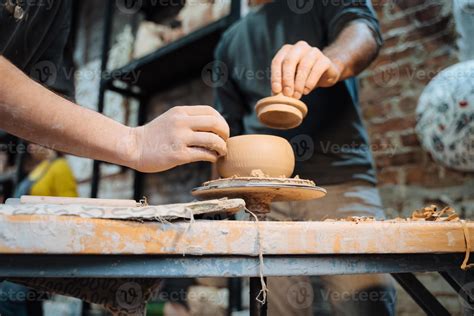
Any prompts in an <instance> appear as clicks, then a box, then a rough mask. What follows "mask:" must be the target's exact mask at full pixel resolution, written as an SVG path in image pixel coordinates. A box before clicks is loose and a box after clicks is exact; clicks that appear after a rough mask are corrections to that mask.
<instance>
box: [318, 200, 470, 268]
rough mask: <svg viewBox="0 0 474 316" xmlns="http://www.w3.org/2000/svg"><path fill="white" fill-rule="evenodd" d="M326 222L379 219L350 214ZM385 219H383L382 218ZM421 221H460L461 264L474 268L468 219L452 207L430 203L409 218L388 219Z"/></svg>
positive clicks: (357, 221) (394, 220)
mask: <svg viewBox="0 0 474 316" xmlns="http://www.w3.org/2000/svg"><path fill="white" fill-rule="evenodd" d="M324 221H325V222H336V221H342V222H356V223H359V222H374V221H377V219H375V218H374V217H368V216H349V217H346V218H342V219H330V218H328V219H325V220H324ZM382 221H383V220H382ZM414 221H415V222H419V221H426V222H457V221H459V222H460V223H461V225H462V230H463V235H464V242H465V246H466V254H465V255H464V260H463V262H462V264H461V269H462V270H468V269H472V268H474V263H468V262H469V257H470V255H471V249H472V248H471V237H470V236H469V229H468V228H467V226H466V221H465V220H461V219H460V218H459V215H458V214H457V213H456V211H455V210H454V209H453V208H452V207H449V206H447V207H445V208H443V209H441V210H438V207H437V206H436V205H430V206H427V207H424V208H422V209H419V210H415V211H414V212H413V213H412V214H411V217H409V218H400V217H399V218H395V219H392V220H387V221H386V222H414Z"/></svg>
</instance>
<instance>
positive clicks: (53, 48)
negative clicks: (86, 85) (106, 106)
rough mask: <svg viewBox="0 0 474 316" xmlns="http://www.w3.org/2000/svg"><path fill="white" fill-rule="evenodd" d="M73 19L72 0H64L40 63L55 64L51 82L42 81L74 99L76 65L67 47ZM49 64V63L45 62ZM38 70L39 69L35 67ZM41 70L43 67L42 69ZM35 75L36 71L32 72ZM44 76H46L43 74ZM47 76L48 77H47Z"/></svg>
mask: <svg viewBox="0 0 474 316" xmlns="http://www.w3.org/2000/svg"><path fill="white" fill-rule="evenodd" d="M71 20H72V2H71V0H66V1H65V0H62V1H61V6H60V8H59V12H58V13H57V15H56V17H55V22H54V24H53V28H52V30H51V33H50V36H49V39H48V40H49V41H50V42H49V45H48V46H47V47H46V48H45V50H44V52H43V53H42V54H41V55H40V56H38V61H39V64H40V65H41V62H43V63H44V62H45V61H46V62H49V63H50V65H54V67H52V68H53V69H52V70H51V71H52V72H53V73H54V77H53V78H52V79H53V80H51V81H50V82H41V80H38V78H34V79H36V80H37V81H39V82H40V83H42V84H45V85H46V86H48V88H50V89H51V90H53V91H54V92H56V93H59V94H61V95H63V96H66V97H68V98H69V99H71V100H74V67H73V61H72V51H71V49H70V48H69V47H67V44H68V40H69V36H70V32H71ZM44 65H46V66H47V65H48V63H44ZM34 70H37V69H34ZM40 70H41V69H40ZM32 75H34V72H33V73H32ZM43 77H44V76H43ZM45 78H47V77H45Z"/></svg>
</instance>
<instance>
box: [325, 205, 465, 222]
mask: <svg viewBox="0 0 474 316" xmlns="http://www.w3.org/2000/svg"><path fill="white" fill-rule="evenodd" d="M459 220H460V219H459V215H458V214H457V213H456V211H455V210H454V209H453V208H452V207H449V206H447V207H445V208H443V209H441V210H438V207H437V206H436V205H430V206H427V207H424V208H422V209H419V210H415V211H414V212H413V213H412V214H411V216H410V217H408V218H401V217H397V218H395V219H390V220H378V219H376V218H375V217H373V216H349V217H346V218H340V219H332V218H327V219H325V220H324V221H325V222H356V223H359V222H375V221H386V222H413V221H415V222H419V221H427V222H453V221H459Z"/></svg>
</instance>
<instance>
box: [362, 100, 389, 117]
mask: <svg viewBox="0 0 474 316" xmlns="http://www.w3.org/2000/svg"><path fill="white" fill-rule="evenodd" d="M392 111H393V107H392V105H391V104H390V103H381V104H378V105H377V104H371V105H366V106H362V114H363V117H364V118H365V119H366V120H368V121H370V120H371V119H373V118H388V117H389V116H390V114H391V113H392Z"/></svg>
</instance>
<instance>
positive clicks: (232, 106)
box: [213, 40, 245, 136]
mask: <svg viewBox="0 0 474 316" xmlns="http://www.w3.org/2000/svg"><path fill="white" fill-rule="evenodd" d="M226 49H227V44H226V43H225V41H224V40H221V42H220V43H219V45H218V46H217V48H216V50H215V53H214V55H215V61H214V64H213V66H214V67H213V73H214V74H220V75H221V76H222V77H221V78H220V80H218V81H217V82H216V83H215V85H214V107H215V108H216V110H217V111H219V113H221V114H222V116H223V117H224V118H225V120H226V121H227V123H228V124H229V127H230V132H231V136H235V135H240V134H241V133H242V132H243V117H244V111H245V106H244V102H243V100H242V97H241V94H240V92H239V89H238V87H237V85H236V83H235V82H234V80H233V79H232V76H231V72H232V65H231V62H230V60H229V58H227V54H226V53H225V52H226Z"/></svg>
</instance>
